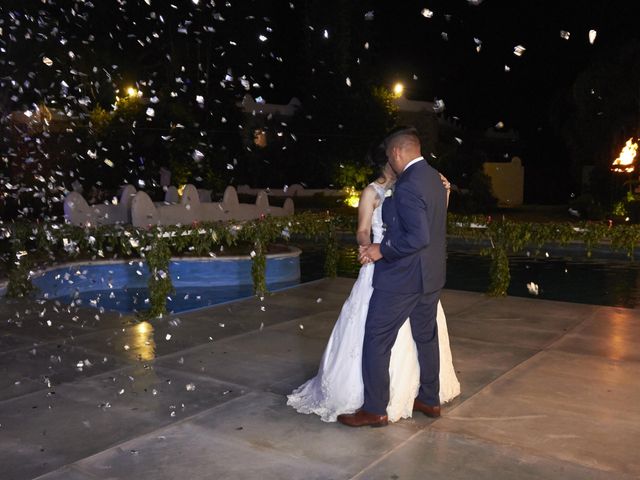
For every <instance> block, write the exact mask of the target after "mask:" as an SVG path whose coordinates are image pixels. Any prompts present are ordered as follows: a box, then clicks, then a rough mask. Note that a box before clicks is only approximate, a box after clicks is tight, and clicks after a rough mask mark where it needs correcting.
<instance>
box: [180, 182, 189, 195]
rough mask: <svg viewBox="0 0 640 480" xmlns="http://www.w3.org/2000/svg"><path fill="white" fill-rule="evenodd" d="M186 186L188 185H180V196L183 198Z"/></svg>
mask: <svg viewBox="0 0 640 480" xmlns="http://www.w3.org/2000/svg"><path fill="white" fill-rule="evenodd" d="M186 186H187V185H186V184H184V185H180V186H179V187H178V195H180V196H182V192H184V187H186Z"/></svg>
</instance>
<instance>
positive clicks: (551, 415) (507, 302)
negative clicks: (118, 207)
mask: <svg viewBox="0 0 640 480" xmlns="http://www.w3.org/2000/svg"><path fill="white" fill-rule="evenodd" d="M352 283H353V280H349V279H342V278H339V279H334V280H321V281H318V282H313V283H310V284H306V285H303V286H300V287H296V288H293V289H290V290H287V291H284V292H280V293H277V294H274V295H272V296H269V297H268V298H266V299H265V301H264V302H262V303H261V302H260V301H259V300H257V299H249V300H243V301H239V302H235V303H231V304H227V305H220V306H217V307H212V308H208V309H204V310H200V311H195V312H191V313H187V314H181V315H177V316H176V317H169V318H165V319H163V320H160V321H154V322H152V324H149V323H142V324H136V321H135V319H134V318H132V317H129V316H121V315H118V314H117V313H113V312H103V313H100V312H99V311H98V310H95V309H73V310H70V309H69V308H68V307H64V306H56V305H55V303H52V302H47V303H43V304H38V303H35V302H25V301H7V300H2V301H0V315H1V316H0V318H1V319H2V321H1V322H0V466H1V468H2V471H1V473H0V478H2V479H6V480H9V479H12V480H13V479H16V480H18V479H33V478H42V479H49V480H52V479H64V480H75V479H130V478H140V479H184V478H188V479H193V480H197V479H245V478H247V479H251V478H260V479H297V478H299V479H351V478H358V479H422V478H432V479H470V478H473V479H491V480H497V479H513V478H518V479H551V478H558V479H584V478H589V479H604V478H616V479H625V478H638V477H640V457H638V455H637V443H638V440H639V439H640V402H639V401H638V397H639V396H640V382H639V381H638V379H640V313H638V311H637V310H627V309H619V308H610V307H599V306H590V305H580V304H569V303H560V302H549V301H543V300H540V299H535V298H531V299H527V298H504V299H494V298H487V297H485V296H483V295H481V294H477V293H470V292H461V291H452V290H447V291H445V292H444V295H443V305H444V308H445V311H446V312H447V317H448V324H449V331H450V335H451V343H452V350H453V355H454V362H455V366H456V370H457V371H458V374H459V378H460V381H461V384H462V390H463V393H462V396H461V398H459V399H457V400H455V401H454V402H453V403H452V404H451V405H450V406H448V407H447V408H446V409H445V411H444V416H443V417H442V418H440V419H438V420H435V421H434V420H431V419H428V418H427V417H425V416H423V415H421V414H420V415H418V416H416V417H415V418H413V419H410V420H405V421H401V422H399V423H397V424H393V425H390V426H389V427H387V428H382V429H371V428H364V429H349V428H347V427H343V426H341V425H338V424H326V423H323V422H321V421H320V420H319V419H318V418H317V417H315V416H307V415H300V414H297V413H295V412H294V411H293V410H292V409H290V408H288V407H286V405H285V394H286V393H288V392H289V391H290V390H291V389H292V388H294V387H296V386H298V385H299V384H300V383H302V382H303V381H304V380H306V379H307V378H308V377H310V376H311V375H313V374H314V373H315V370H316V368H317V364H318V362H319V359H320V356H321V354H322V351H323V347H324V344H325V342H326V340H327V338H328V335H329V334H330V332H331V328H332V326H333V323H334V322H335V319H336V317H337V314H338V312H339V309H340V306H341V305H342V302H343V301H344V299H345V298H346V296H347V294H348V292H349V289H350V287H351V285H352ZM261 307H264V308H261Z"/></svg>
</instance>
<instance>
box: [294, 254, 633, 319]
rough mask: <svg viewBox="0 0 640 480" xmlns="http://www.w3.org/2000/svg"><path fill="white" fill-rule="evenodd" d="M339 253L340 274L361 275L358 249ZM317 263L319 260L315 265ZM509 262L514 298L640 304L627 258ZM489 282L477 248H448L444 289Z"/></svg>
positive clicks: (478, 288) (479, 287)
mask: <svg viewBox="0 0 640 480" xmlns="http://www.w3.org/2000/svg"><path fill="white" fill-rule="evenodd" d="M340 252H341V255H340V261H339V262H338V274H339V275H341V276H345V277H351V278H355V277H357V275H358V269H359V265H358V264H357V261H356V260H357V248H356V247H355V246H353V245H343V246H342V247H341V251H340ZM305 254H306V255H308V254H310V252H307V251H305ZM314 261H315V262H317V261H318V260H311V263H313V262H314ZM307 263H309V260H307V259H305V255H303V256H302V260H301V268H302V276H303V281H304V280H305V272H306V271H312V272H313V271H314V269H309V268H308V265H307ZM509 264H510V266H511V284H510V286H509V289H508V291H507V294H508V295H511V296H516V297H528V298H540V299H544V300H558V301H563V302H573V303H586V304H591V305H608V306H615V307H625V308H634V307H636V306H638V305H640V262H636V261H629V260H626V259H624V256H623V255H622V254H616V255H610V256H609V258H596V259H587V258H586V257H585V255H584V253H583V252H582V251H580V252H578V253H575V252H574V253H571V252H570V251H567V250H564V251H563V250H555V251H554V250H550V252H549V256H548V257H547V256H546V255H544V253H543V254H542V255H541V257H539V258H535V257H532V256H527V255H519V256H510V257H509ZM309 279H312V278H309ZM489 280H490V279H489V259H488V258H487V257H482V256H480V255H479V254H478V252H477V249H476V250H475V251H470V250H469V249H465V250H456V249H451V248H450V249H449V251H448V252H447V283H446V285H445V288H450V289H455V290H467V291H473V292H486V290H487V287H488V285H489ZM531 282H533V283H535V284H536V285H537V286H538V295H532V294H531V293H529V289H528V288H527V284H528V283H531Z"/></svg>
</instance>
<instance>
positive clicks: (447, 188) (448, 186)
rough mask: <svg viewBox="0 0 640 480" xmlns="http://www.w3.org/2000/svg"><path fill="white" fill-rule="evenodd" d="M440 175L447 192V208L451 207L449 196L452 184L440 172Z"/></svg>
mask: <svg viewBox="0 0 640 480" xmlns="http://www.w3.org/2000/svg"><path fill="white" fill-rule="evenodd" d="M438 173H439V174H440V180H442V185H444V188H445V189H446V190H447V207H448V206H449V194H451V184H450V183H449V180H447V177H445V176H444V175H442V174H441V173H440V172H438Z"/></svg>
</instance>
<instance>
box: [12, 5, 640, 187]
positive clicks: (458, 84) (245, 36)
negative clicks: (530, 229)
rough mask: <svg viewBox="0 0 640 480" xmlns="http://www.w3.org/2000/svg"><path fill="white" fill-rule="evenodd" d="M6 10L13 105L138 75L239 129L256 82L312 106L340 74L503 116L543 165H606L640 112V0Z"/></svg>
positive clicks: (352, 83) (145, 84) (487, 119)
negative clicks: (238, 113)
mask: <svg viewBox="0 0 640 480" xmlns="http://www.w3.org/2000/svg"><path fill="white" fill-rule="evenodd" d="M427 10H428V11H429V13H428V14H427ZM0 14H1V15H0V21H1V23H0V29H1V35H0V47H2V49H3V51H1V52H0V87H1V88H0V109H1V111H2V113H3V114H7V113H9V112H11V111H14V110H25V109H29V108H33V106H34V105H37V104H39V103H45V104H55V105H58V106H60V108H64V109H66V110H67V111H68V112H78V111H84V112H85V113H86V112H88V111H89V110H90V109H91V108H93V107H94V106H95V105H97V104H101V105H103V106H107V107H108V106H109V105H110V104H111V103H112V102H113V101H114V98H115V96H116V95H117V94H120V95H122V90H123V89H124V87H125V86H126V85H131V84H136V83H137V85H138V86H139V87H141V88H143V90H144V94H145V96H148V97H150V98H156V97H157V99H158V101H159V102H160V105H159V106H160V107H162V105H164V104H165V103H166V102H165V98H168V99H169V100H170V101H174V100H172V99H175V101H180V102H182V105H184V106H185V108H186V107H188V108H193V109H196V110H197V111H199V112H202V113H203V114H206V127H207V128H208V129H209V130H210V131H213V130H218V131H221V132H223V131H224V130H225V129H230V128H235V127H234V126H232V125H231V122H230V121H228V120H229V119H227V118H226V116H227V115H225V114H223V113H221V109H220V108H219V106H220V105H221V104H222V103H223V102H234V101H237V100H238V99H239V98H241V97H242V95H244V94H246V93H249V94H251V95H252V96H253V97H254V98H256V97H260V98H262V99H264V100H265V101H266V102H273V103H286V102H287V101H288V100H289V99H290V98H291V97H292V96H299V97H301V98H303V102H307V105H311V104H312V102H313V101H314V100H318V101H319V102H320V103H322V102H324V103H326V102H327V100H330V99H331V98H339V96H336V97H333V96H332V95H333V93H329V92H334V91H336V88H337V87H336V86H335V85H339V86H340V89H341V90H342V94H343V95H348V94H349V92H350V91H353V92H356V91H357V90H358V89H359V88H361V87H362V86H363V85H375V84H377V85H384V86H388V87H390V86H391V85H392V84H393V83H394V82H395V81H402V82H403V83H404V84H405V86H406V96H407V97H408V98H410V99H415V100H429V101H433V100H434V99H440V100H442V101H444V104H445V105H446V109H445V111H444V112H443V115H444V116H445V117H455V118H457V119H459V122H460V125H461V126H462V128H463V132H462V133H461V134H460V135H459V136H460V137H461V138H462V139H463V140H466V137H465V135H466V134H467V133H469V132H484V131H486V130H487V129H491V128H493V126H494V125H496V124H498V123H499V122H501V124H503V125H504V127H502V128H503V129H504V131H510V130H511V129H513V130H514V131H517V132H518V134H519V135H520V138H521V140H522V142H521V145H520V147H519V151H516V152H511V153H517V154H520V155H522V156H523V159H524V161H525V166H526V167H527V168H529V172H531V173H532V174H533V177H535V175H536V174H537V175H539V176H542V177H544V175H548V174H549V173H550V172H556V175H560V176H562V175H568V174H569V168H570V167H571V166H573V167H576V168H575V169H574V173H573V175H574V177H575V175H576V174H575V171H577V168H578V167H580V165H581V164H588V163H594V161H601V162H610V158H609V157H610V155H611V154H612V152H613V151H615V149H617V148H619V145H620V144H621V142H623V141H624V139H625V137H626V136H629V135H630V134H636V133H637V129H638V121H639V120H640V86H638V85H639V84H638V82H640V67H638V65H640V61H635V60H637V57H636V56H634V55H636V52H640V48H637V47H633V46H634V45H636V46H637V44H638V42H639V37H640V33H639V32H640V30H639V29H638V28H637V18H638V16H639V14H640V5H638V2H627V1H618V2H611V1H605V0H589V1H577V0H573V1H547V0H544V1H507V0H502V1H498V0H484V1H478V0H471V1H468V0H428V1H425V0H423V1H414V0H404V1H402V2H389V1H382V0H360V1H348V0H327V1H325V2H319V1H312V0H291V1H276V0H260V1H258V0H246V1H228V2H217V1H215V2H214V1H212V0H173V1H170V0H167V1H159V0H100V1H97V0H96V1H95V2H90V1H85V0H56V1H53V0H47V1H46V2H43V1H40V0H3V1H2V3H1V4H0ZM591 29H593V30H595V31H596V32H597V35H596V38H595V41H594V42H593V44H592V43H590V41H589V37H588V35H589V31H590V30H591ZM561 31H564V32H566V33H565V34H564V36H565V37H568V39H567V38H563V36H562V35H561ZM445 37H446V38H445ZM518 45H520V46H522V47H524V49H525V50H524V52H523V53H522V55H521V56H516V55H514V48H515V47H516V46H518ZM630 46H631V47H630ZM625 49H627V50H629V52H630V53H628V54H624V52H625V51H626V50H625ZM478 50H479V51H478ZM625 55H626V56H625ZM629 59H631V60H633V61H630V60H629ZM622 62H628V68H629V69H630V70H631V71H632V73H631V74H630V75H629V76H628V77H626V76H625V69H626V68H627V64H624V63H622ZM506 69H508V71H506ZM585 71H588V72H590V73H589V74H588V75H585V74H584V72H585ZM614 71H615V72H614ZM610 72H614V73H611V74H610ZM332 78H333V80H334V82H333V83H334V84H335V85H333V86H331V87H329V86H328V85H329V83H330V82H328V81H327V80H328V79H332ZM576 82H578V83H576ZM590 82H591V83H593V87H591V83H590ZM576 85H578V86H576ZM330 89H333V90H330ZM585 92H586V93H585ZM338 93H340V92H338ZM169 94H171V97H169ZM196 99H198V100H196ZM335 109H336V121H335V123H336V125H335V129H336V131H337V133H339V134H341V135H348V134H349V132H348V131H347V130H348V128H346V129H342V126H341V125H338V124H340V123H341V119H340V118H339V116H340V111H339V109H340V105H336V106H335ZM590 119H593V122H592V125H591V127H589V125H590V122H591V120H590ZM204 124H205V123H204V120H203V121H202V122H201V125H204ZM589 128H592V131H589ZM358 135H362V133H358ZM581 135H582V136H581ZM599 135H600V136H602V137H603V138H604V140H602V141H601V142H600V143H597V142H594V140H593V138H594V137H596V136H599ZM212 143H215V142H212ZM594 152H595V153H594ZM507 153H509V152H507ZM598 159H600V160H598ZM536 169H537V170H538V171H537V173H536V172H535V170H536ZM528 178H532V177H531V176H528ZM574 181H575V178H574ZM558 183H560V181H559V182H558ZM565 193H567V192H559V193H558V195H559V196H560V197H561V196H562V195H564V194H565ZM558 198H559V197H558Z"/></svg>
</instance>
